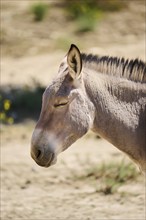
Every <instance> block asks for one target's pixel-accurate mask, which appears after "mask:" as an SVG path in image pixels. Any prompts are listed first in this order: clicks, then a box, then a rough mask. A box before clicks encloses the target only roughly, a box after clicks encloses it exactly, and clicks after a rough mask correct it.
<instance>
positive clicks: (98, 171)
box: [72, 158, 139, 195]
mask: <svg viewBox="0 0 146 220" xmlns="http://www.w3.org/2000/svg"><path fill="white" fill-rule="evenodd" d="M78 161H79V158H78ZM81 164H82V167H83V166H85V169H84V170H82V174H81V173H80V174H79V173H76V172H74V171H73V172H72V173H73V178H75V179H76V180H77V179H79V180H81V179H88V180H91V181H92V182H93V183H94V187H95V191H96V192H101V193H104V194H105V195H109V194H113V193H115V192H117V189H118V188H119V187H120V186H121V185H122V184H124V183H126V182H128V181H133V180H136V179H137V177H138V176H139V173H138V171H137V170H136V168H135V166H134V165H133V164H132V163H126V162H124V160H122V161H121V162H119V163H118V162H109V163H101V164H99V165H98V164H95V163H93V162H91V161H90V159H89V158H88V161H84V164H85V165H84V164H83V162H82V163H81ZM86 164H88V166H86ZM98 180H99V181H98ZM97 181H98V184H97Z"/></svg>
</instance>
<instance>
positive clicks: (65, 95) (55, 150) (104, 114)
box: [31, 44, 146, 171]
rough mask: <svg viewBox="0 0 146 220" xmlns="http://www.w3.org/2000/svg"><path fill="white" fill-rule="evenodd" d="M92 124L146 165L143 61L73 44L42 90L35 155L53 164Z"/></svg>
mask: <svg viewBox="0 0 146 220" xmlns="http://www.w3.org/2000/svg"><path fill="white" fill-rule="evenodd" d="M89 129H92V130H93V131H94V132H96V133H98V135H100V136H101V137H103V138H105V139H106V140H107V141H109V142H110V143H112V144H113V145H114V146H116V147H117V148H118V149H120V150H121V151H123V152H124V153H126V154H127V155H128V156H129V157H130V158H131V159H132V160H134V161H135V162H136V163H137V164H138V165H139V167H140V169H141V170H142V171H146V64H145V63H144V62H142V61H140V60H138V59H135V60H125V59H124V58H116V57H109V56H94V55H92V54H84V53H80V51H79V49H78V48H77V46H75V45H73V44H72V45H71V47H70V49H69V51H68V53H67V55H66V56H65V58H64V60H63V61H62V63H61V65H60V67H59V72H58V75H57V77H56V78H55V79H54V80H53V82H52V83H51V84H50V85H49V86H48V87H47V88H46V90H45V92H44V94H43V98H42V109H41V114H40V118H39V120H38V122H37V124H36V127H35V129H34V132H33V135H32V140H31V156H32V158H33V159H34V160H35V161H36V163H37V164H38V165H40V166H44V167H49V166H51V165H53V164H55V163H56V161H57V155H58V154H59V153H60V152H62V151H64V150H66V149H67V148H68V147H69V146H70V145H71V144H73V143H74V142H75V141H76V140H77V139H79V138H81V137H82V136H83V135H84V134H86V133H87V131H88V130H89Z"/></svg>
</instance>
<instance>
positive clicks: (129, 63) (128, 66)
mask: <svg viewBox="0 0 146 220" xmlns="http://www.w3.org/2000/svg"><path fill="white" fill-rule="evenodd" d="M81 56H82V60H83V65H85V66H86V67H89V68H94V69H96V70H97V71H99V72H101V73H104V74H110V75H114V76H120V77H123V78H126V79H129V80H131V81H135V82H141V83H146V63H144V62H143V61H141V60H139V59H134V60H128V59H126V60H125V59H124V58H117V57H110V56H95V55H93V54H85V53H82V54H81Z"/></svg>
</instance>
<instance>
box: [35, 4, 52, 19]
mask: <svg viewBox="0 0 146 220" xmlns="http://www.w3.org/2000/svg"><path fill="white" fill-rule="evenodd" d="M47 10H48V5H46V4H44V3H41V2H39V3H35V4H34V5H32V7H31V11H32V13H33V15H34V20H35V21H42V20H43V19H44V17H45V15H46V12H47Z"/></svg>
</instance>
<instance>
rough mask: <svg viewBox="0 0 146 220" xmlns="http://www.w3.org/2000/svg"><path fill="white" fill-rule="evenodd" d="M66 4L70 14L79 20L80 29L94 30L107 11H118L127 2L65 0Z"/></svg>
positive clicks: (84, 30)
mask: <svg viewBox="0 0 146 220" xmlns="http://www.w3.org/2000/svg"><path fill="white" fill-rule="evenodd" d="M64 5H65V10H66V12H67V14H68V16H69V17H70V18H71V19H73V20H75V21H76V22H77V27H78V31H79V32H86V31H93V30H94V28H95V26H96V25H97V21H98V20H100V19H101V17H102V16H103V13H104V12H105V11H118V10H120V9H122V8H123V7H125V5H126V3H125V2H123V1H121V0H106V1H103V0H84V1H76V0H75V1H70V2H69V1H68V0H64Z"/></svg>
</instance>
